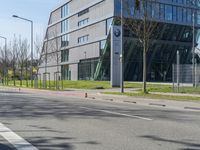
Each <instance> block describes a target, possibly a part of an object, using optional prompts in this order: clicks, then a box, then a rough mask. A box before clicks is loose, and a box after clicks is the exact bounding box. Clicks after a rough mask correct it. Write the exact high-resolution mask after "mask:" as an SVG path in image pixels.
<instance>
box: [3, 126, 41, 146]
mask: <svg viewBox="0 0 200 150" xmlns="http://www.w3.org/2000/svg"><path fill="white" fill-rule="evenodd" d="M0 135H1V136H2V137H3V138H5V139H6V140H7V141H8V142H9V143H10V144H12V145H13V146H14V147H15V148H16V149H17V150H38V149H37V148H36V147H34V146H33V145H32V144H30V143H29V142H27V141H26V140H24V139H23V138H22V137H20V136H19V135H17V134H15V133H14V132H13V131H12V130H10V129H9V128H7V127H6V126H5V125H3V124H2V123H0Z"/></svg>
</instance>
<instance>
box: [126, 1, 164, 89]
mask: <svg viewBox="0 0 200 150" xmlns="http://www.w3.org/2000/svg"><path fill="white" fill-rule="evenodd" d="M123 2H124V11H125V12H126V13H125V14H127V16H126V19H124V22H125V26H126V27H127V28H128V29H129V30H130V31H131V32H132V34H133V35H134V36H135V37H136V38H138V40H139V42H140V44H141V46H142V47H143V92H144V93H147V87H146V78H147V60H146V59H147V58H146V57H147V52H148V50H149V49H150V46H151V45H152V43H153V42H152V41H153V40H154V39H155V37H156V34H155V32H156V28H157V26H158V21H157V19H158V18H157V17H158V16H159V13H160V12H159V7H157V4H156V0H135V1H130V0H123Z"/></svg>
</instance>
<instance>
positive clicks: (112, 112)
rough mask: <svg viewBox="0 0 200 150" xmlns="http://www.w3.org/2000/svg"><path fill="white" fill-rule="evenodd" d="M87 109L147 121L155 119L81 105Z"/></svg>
mask: <svg viewBox="0 0 200 150" xmlns="http://www.w3.org/2000/svg"><path fill="white" fill-rule="evenodd" d="M81 108H84V109H87V110H94V111H100V112H104V113H108V114H113V115H120V116H125V117H131V118H137V119H142V120H147V121H152V120H153V119H151V118H145V117H140V116H135V115H129V114H124V113H118V112H114V111H109V110H103V109H93V108H88V107H81Z"/></svg>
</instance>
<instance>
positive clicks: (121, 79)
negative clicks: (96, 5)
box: [120, 0, 124, 93]
mask: <svg viewBox="0 0 200 150" xmlns="http://www.w3.org/2000/svg"><path fill="white" fill-rule="evenodd" d="M123 10H124V6H123V0H121V54H120V87H121V93H124V53H123V49H124V42H123V17H124V16H123Z"/></svg>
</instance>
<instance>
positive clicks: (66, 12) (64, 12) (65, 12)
mask: <svg viewBox="0 0 200 150" xmlns="http://www.w3.org/2000/svg"><path fill="white" fill-rule="evenodd" d="M68 15H69V7H68V4H65V5H63V6H62V8H61V18H64V17H66V16H68Z"/></svg>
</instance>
